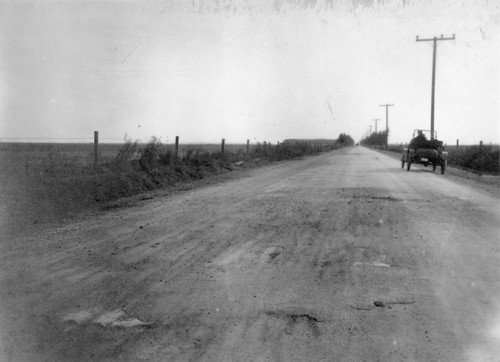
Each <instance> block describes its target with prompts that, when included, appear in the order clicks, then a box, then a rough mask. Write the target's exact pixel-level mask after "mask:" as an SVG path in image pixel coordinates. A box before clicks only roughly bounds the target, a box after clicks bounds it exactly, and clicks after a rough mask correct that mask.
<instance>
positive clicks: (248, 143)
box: [247, 140, 250, 158]
mask: <svg viewBox="0 0 500 362" xmlns="http://www.w3.org/2000/svg"><path fill="white" fill-rule="evenodd" d="M249 149H250V140H247V158H248V151H249Z"/></svg>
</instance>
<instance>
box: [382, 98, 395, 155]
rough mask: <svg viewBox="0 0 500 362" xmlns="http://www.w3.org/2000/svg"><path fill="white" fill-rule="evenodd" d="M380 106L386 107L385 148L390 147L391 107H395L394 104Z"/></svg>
mask: <svg viewBox="0 0 500 362" xmlns="http://www.w3.org/2000/svg"><path fill="white" fill-rule="evenodd" d="M380 107H385V137H386V138H385V149H387V148H388V147H389V107H394V104H381V105H380Z"/></svg>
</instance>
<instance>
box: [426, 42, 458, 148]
mask: <svg viewBox="0 0 500 362" xmlns="http://www.w3.org/2000/svg"><path fill="white" fill-rule="evenodd" d="M438 40H455V34H453V36H452V37H451V38H445V37H443V34H441V37H440V38H438V37H436V36H435V37H434V38H430V39H420V38H419V37H418V35H417V41H432V43H433V52H432V95H431V140H433V139H434V90H435V83H436V48H437V42H438Z"/></svg>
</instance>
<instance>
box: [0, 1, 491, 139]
mask: <svg viewBox="0 0 500 362" xmlns="http://www.w3.org/2000/svg"><path fill="white" fill-rule="evenodd" d="M498 4H499V3H498V1H493V0H490V1H488V0H439V1H430V0H418V1H417V0H387V1H373V0H372V1H368V0H349V1H346V0H323V1H322V0H317V1H312V0H310V1H307V0H303V1H298V0H296V1H287V0H281V1H278V0H277V1H274V2H272V1H270V0H269V1H267V0H260V1H257V0H256V1H251V0H249V1H244V0H240V1H231V0H227V1H224V0H219V1H216V0H214V1H210V0H204V1H203V0H189V1H187V0H186V1H176V0H166V1H116V0H115V1H106V2H103V1H57V2H56V1H34V2H25V1H12V2H9V1H2V2H1V3H0V140H1V139H5V138H7V137H26V138H28V137H29V138H31V137H35V138H36V137H38V138H89V139H90V138H92V137H93V131H94V130H99V132H100V137H101V138H103V139H123V137H124V135H125V134H128V136H129V137H130V138H131V139H133V140H135V139H138V140H141V141H146V140H148V139H149V138H150V137H152V136H156V137H159V138H161V140H162V141H164V142H172V141H173V139H174V137H175V136H176V135H178V136H180V138H181V142H207V143H208V142H219V141H220V139H221V138H225V139H226V142H228V143H240V142H245V141H246V139H250V140H251V141H253V142H255V141H260V142H262V141H264V140H266V141H271V142H273V143H274V142H276V141H278V140H283V139H285V138H336V137H337V136H338V134H339V133H341V132H344V133H347V134H350V135H352V136H353V138H355V139H356V140H359V139H360V138H361V137H362V136H363V135H364V134H365V133H366V132H367V130H368V126H369V125H375V122H374V121H372V119H375V118H380V119H381V121H380V122H378V128H379V130H380V129H382V128H383V127H385V108H382V107H380V106H379V105H380V104H383V103H393V104H394V105H395V106H394V107H391V108H390V109H389V128H390V142H408V141H409V139H410V136H411V132H412V131H413V129H414V128H427V129H428V128H430V104H431V73H432V72H431V70H432V42H416V41H415V38H416V36H417V35H419V36H420V37H421V38H430V37H433V36H440V35H441V34H443V35H444V36H445V37H448V36H452V35H453V34H456V40H454V41H439V42H438V49H437V76H436V110H435V120H436V121H435V122H436V123H435V128H436V130H437V132H438V138H440V139H443V140H444V141H445V142H447V143H448V144H454V143H455V140H456V139H460V143H461V144H472V143H478V142H479V141H480V140H483V141H484V142H486V143H490V142H492V143H500V123H499V113H500V104H499V102H500V96H499V84H500V73H499V66H500V59H499V58H500V39H499V37H500V10H499V5H498ZM373 128H374V127H373Z"/></svg>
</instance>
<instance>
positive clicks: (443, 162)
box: [441, 160, 446, 175]
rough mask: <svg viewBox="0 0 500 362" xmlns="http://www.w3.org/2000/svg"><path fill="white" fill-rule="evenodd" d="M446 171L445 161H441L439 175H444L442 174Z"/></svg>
mask: <svg viewBox="0 0 500 362" xmlns="http://www.w3.org/2000/svg"><path fill="white" fill-rule="evenodd" d="M445 171H446V160H442V161H441V175H444V172H445Z"/></svg>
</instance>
